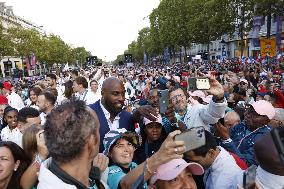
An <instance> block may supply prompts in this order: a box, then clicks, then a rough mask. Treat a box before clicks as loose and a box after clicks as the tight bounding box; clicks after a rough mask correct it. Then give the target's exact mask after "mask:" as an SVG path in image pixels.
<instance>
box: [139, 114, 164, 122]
mask: <svg viewBox="0 0 284 189" xmlns="http://www.w3.org/2000/svg"><path fill="white" fill-rule="evenodd" d="M153 122H155V123H160V124H162V117H161V115H160V114H159V115H158V117H157V119H156V121H151V120H149V119H147V118H146V117H144V119H143V123H144V125H148V124H149V123H153Z"/></svg>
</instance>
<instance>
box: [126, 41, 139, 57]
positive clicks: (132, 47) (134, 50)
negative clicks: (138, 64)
mask: <svg viewBox="0 0 284 189" xmlns="http://www.w3.org/2000/svg"><path fill="white" fill-rule="evenodd" d="M125 53H130V54H132V56H133V58H134V59H136V60H141V59H142V58H143V52H142V51H141V49H139V46H138V43H137V41H132V42H131V43H130V44H129V45H128V50H127V51H126V52H125Z"/></svg>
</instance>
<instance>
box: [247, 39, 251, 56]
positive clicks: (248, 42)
mask: <svg viewBox="0 0 284 189" xmlns="http://www.w3.org/2000/svg"><path fill="white" fill-rule="evenodd" d="M249 44H250V40H249V38H247V46H248V58H249Z"/></svg>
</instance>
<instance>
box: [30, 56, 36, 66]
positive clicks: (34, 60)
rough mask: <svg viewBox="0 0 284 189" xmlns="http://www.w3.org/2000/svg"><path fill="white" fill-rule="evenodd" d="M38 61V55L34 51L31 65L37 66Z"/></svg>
mask: <svg viewBox="0 0 284 189" xmlns="http://www.w3.org/2000/svg"><path fill="white" fill-rule="evenodd" d="M36 63H37V60H36V56H35V54H34V53H33V54H32V57H31V65H32V68H35V66H36Z"/></svg>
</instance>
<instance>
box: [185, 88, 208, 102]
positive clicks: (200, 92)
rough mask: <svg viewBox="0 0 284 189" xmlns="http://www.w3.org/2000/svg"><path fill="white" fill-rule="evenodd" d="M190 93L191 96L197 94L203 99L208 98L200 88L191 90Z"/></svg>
mask: <svg viewBox="0 0 284 189" xmlns="http://www.w3.org/2000/svg"><path fill="white" fill-rule="evenodd" d="M189 95H190V96H197V97H199V98H201V99H202V100H203V101H205V98H206V96H205V94H204V92H202V91H200V90H197V91H193V92H192V93H191V92H189Z"/></svg>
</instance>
